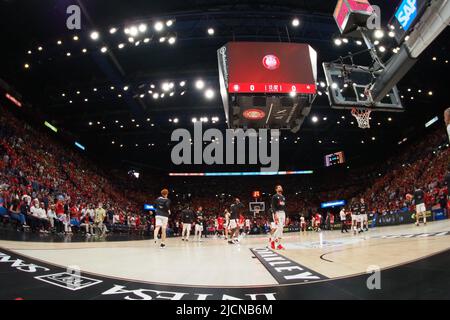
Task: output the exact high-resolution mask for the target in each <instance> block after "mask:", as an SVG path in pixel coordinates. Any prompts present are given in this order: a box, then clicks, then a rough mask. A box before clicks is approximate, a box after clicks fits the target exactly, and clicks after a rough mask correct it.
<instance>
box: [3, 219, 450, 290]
mask: <svg viewBox="0 0 450 320" xmlns="http://www.w3.org/2000/svg"><path fill="white" fill-rule="evenodd" d="M449 239H450V222H448V220H446V221H443V222H442V221H441V222H432V223H429V224H428V225H427V226H425V227H416V226H414V225H406V226H392V227H384V228H377V229H374V230H371V231H370V232H367V233H366V234H364V235H363V236H360V235H357V236H354V235H347V234H344V235H342V234H341V233H340V232H339V231H327V232H321V233H313V232H307V233H306V234H300V233H295V234H288V235H287V236H286V239H285V243H286V250H284V251H276V252H274V251H272V250H270V249H267V247H266V245H267V237H257V236H247V237H245V239H243V240H242V241H241V244H240V245H238V246H234V245H228V244H227V243H226V242H225V241H224V240H223V239H217V238H215V239H206V240H203V242H193V241H191V242H189V243H185V242H181V240H180V239H170V240H169V241H168V247H167V248H166V249H164V250H161V249H160V248H158V247H157V246H156V245H155V244H154V242H153V240H139V241H113V240H111V241H109V240H108V241H99V242H82V241H80V242H75V241H70V240H67V239H66V241H69V242H64V240H62V241H61V242H59V241H58V242H56V241H55V242H48V241H47V240H53V239H45V238H44V239H41V241H40V242H23V241H1V242H0V246H1V248H2V250H1V254H2V256H1V260H0V261H1V263H0V267H1V268H2V269H1V272H0V274H1V277H2V283H3V282H5V283H6V282H9V283H11V285H10V289H9V290H8V292H2V298H4V299H14V298H16V295H17V296H18V297H21V298H24V299H35V298H40V296H39V295H40V294H43V293H42V291H41V290H42V288H47V289H46V293H45V294H44V296H42V297H47V296H55V295H56V296H58V295H61V296H60V297H61V298H68V299H70V298H83V299H98V298H101V297H105V296H103V295H105V292H107V291H108V290H105V286H106V285H112V287H114V285H116V286H123V288H122V290H128V285H130V284H132V285H131V287H132V288H133V290H136V288H138V287H139V288H141V289H143V290H144V289H145V290H161V291H166V292H174V291H175V292H185V291H186V292H191V293H192V292H198V293H199V294H200V293H201V294H205V295H211V296H213V297H214V298H218V297H220V296H223V295H230V296H231V297H235V298H239V299H246V298H247V299H248V298H251V296H249V295H251V294H256V293H258V294H259V295H260V296H258V299H264V298H268V297H269V296H267V295H263V294H266V293H271V294H273V297H272V296H270V298H275V299H285V298H289V299H297V298H298V299H301V298H305V297H307V294H309V293H310V292H315V290H316V288H319V287H323V286H324V285H326V286H336V287H337V289H336V290H334V291H332V292H328V293H323V294H324V295H323V296H322V298H331V299H354V298H356V299H365V298H373V297H379V298H381V297H382V298H386V297H389V296H397V298H407V297H412V296H414V295H415V291H414V290H419V287H420V286H424V285H427V286H429V287H430V289H429V290H427V292H426V293H424V295H423V296H422V297H421V298H440V299H444V298H448V291H447V290H441V288H439V287H436V288H435V287H433V289H431V285H430V284H431V283H435V282H436V281H437V282H442V283H445V282H446V281H448V279H450V273H449V271H448V268H446V267H445V263H447V262H448V259H450V254H449V251H448V250H449V249H450V242H449ZM6 256H9V257H10V258H6ZM18 259H20V260H21V262H20V263H18ZM30 262H32V263H33V264H35V265H38V266H42V267H45V268H47V269H48V270H45V271H44V270H40V269H39V268H37V270H33V271H31V273H30V271H27V268H26V267H24V265H27V266H29V264H30ZM271 263H272V264H274V265H271ZM20 266H21V267H22V270H20V268H21V267H20ZM280 266H281V267H286V266H287V267H289V268H290V269H289V270H286V269H285V270H283V271H279V272H278V271H277V270H276V268H277V267H280ZM30 270H31V269H30ZM73 270H79V271H80V275H81V279H84V278H87V279H86V281H87V283H86V285H89V284H92V286H89V288H88V287H86V289H84V285H81V287H80V289H76V290H75V291H73V290H70V284H69V283H65V282H64V276H66V277H67V274H65V275H64V274H63V275H62V276H61V275H59V276H60V277H61V278H60V279H58V278H57V277H56V278H55V277H52V275H54V274H58V273H61V272H69V273H72V272H73ZM373 270H380V272H381V273H380V275H381V289H380V290H369V289H368V288H367V283H366V282H367V279H368V278H369V277H370V276H371V275H372V273H373ZM392 273H397V274H399V277H398V278H394V279H393V278H391V274H392ZM385 274H386V278H385V277H384V275H385ZM230 275H232V276H230ZM21 277H26V279H27V280H26V286H25V287H22V285H23V281H25V279H20V281H19V278H21ZM437 278H439V279H437ZM16 280H17V285H14V284H13V283H15V281H16ZM83 281H84V280H83ZM342 282H345V283H346V285H348V286H350V288H351V290H352V291H351V292H343V291H342V290H343V289H342V288H341V287H340V283H342ZM404 285H409V286H414V290H413V291H412V292H408V291H403V290H402V288H404ZM286 288H288V292H289V296H286ZM110 289H111V288H110ZM119 291H120V290H119ZM94 292H95V293H96V294H94ZM149 292H151V291H149ZM125 293H126V292H125ZM128 294H129V292H128ZM162 296H164V295H162ZM177 297H178V298H180V299H181V298H189V299H192V298H193V296H189V295H188V294H187V293H186V295H185V296H183V295H181V294H180V295H179V296H177ZM311 297H313V298H321V297H320V296H316V295H315V294H314V295H312V296H311ZM107 298H114V299H116V298H117V299H123V298H124V294H116V295H111V296H107ZM134 298H135V299H142V298H143V297H138V296H134ZM161 299H167V297H166V298H161ZM230 299H231V298H230Z"/></svg>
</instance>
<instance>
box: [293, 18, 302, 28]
mask: <svg viewBox="0 0 450 320" xmlns="http://www.w3.org/2000/svg"><path fill="white" fill-rule="evenodd" d="M299 25H300V20H298V18H294V19H293V20H292V26H293V27H298V26H299Z"/></svg>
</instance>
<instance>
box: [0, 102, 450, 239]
mask: <svg viewBox="0 0 450 320" xmlns="http://www.w3.org/2000/svg"><path fill="white" fill-rule="evenodd" d="M449 156H450V149H449V148H448V139H447V138H446V133H445V132H444V131H443V130H436V131H434V132H432V133H430V134H429V135H428V136H426V137H424V138H423V139H421V140H420V141H417V142H415V143H411V144H409V145H408V146H406V147H404V148H402V149H401V150H399V152H398V154H396V155H393V156H392V157H391V158H390V159H388V160H387V161H386V163H385V164H384V165H383V166H382V169H381V168H380V167H377V170H376V172H377V174H375V169H374V168H375V167H370V166H368V167H366V168H362V169H358V170H354V171H348V172H346V173H344V175H345V176H342V177H335V179H329V178H328V177H326V179H327V180H326V181H327V182H326V183H325V182H324V181H325V180H320V179H317V178H310V177H297V176H293V177H286V178H283V179H284V181H280V183H282V184H283V186H284V187H285V190H287V193H286V196H287V199H288V201H287V213H288V215H289V217H290V219H289V220H288V221H289V226H290V227H298V226H299V218H300V216H301V215H303V216H304V217H305V219H306V220H307V221H311V219H312V217H313V216H316V215H317V214H320V215H321V216H322V217H323V224H325V225H326V224H329V221H330V220H331V221H333V220H334V218H335V216H336V220H338V217H337V215H336V213H337V212H336V211H332V210H330V211H323V210H321V209H320V208H319V205H320V203H321V202H325V201H329V200H336V199H346V200H347V201H350V200H351V199H352V198H360V197H364V198H365V199H366V202H367V203H368V207H369V210H370V211H372V212H377V213H379V214H383V213H384V212H387V211H392V210H400V209H402V208H405V207H408V206H411V203H409V202H408V201H407V199H406V197H405V195H406V194H407V193H411V194H412V193H414V190H415V188H419V187H420V188H422V190H424V191H425V194H426V198H425V203H426V205H427V208H429V209H430V208H432V207H436V206H440V207H442V208H445V209H446V208H447V195H448V190H447V186H446V185H444V182H443V181H444V175H445V174H446V172H447V165H448V159H449ZM195 179H196V180H194V179H193V180H191V181H185V180H183V179H179V180H176V179H174V180H171V182H170V183H171V184H172V185H171V186H170V189H171V191H172V193H171V195H170V197H171V199H172V203H173V206H172V216H171V218H170V221H169V233H170V234H173V235H177V234H178V233H179V232H178V231H179V230H180V226H181V221H180V217H179V213H180V211H181V210H182V209H183V207H184V206H185V205H186V204H187V203H190V204H191V206H192V207H194V208H197V207H199V206H202V207H203V211H204V213H205V215H206V218H207V219H206V225H207V227H206V228H205V229H206V232H209V233H214V232H215V228H216V227H217V222H216V218H217V216H218V215H223V211H224V209H225V208H227V207H228V206H229V204H230V201H231V199H232V198H233V197H234V196H236V195H239V196H240V197H241V198H242V200H243V201H244V202H248V201H252V200H253V199H251V196H250V194H251V192H252V191H253V190H268V191H270V190H273V187H274V186H273V179H271V178H263V177H262V178H257V179H254V180H252V181H250V180H248V181H242V183H239V185H237V184H236V181H235V179H232V178H230V179H221V180H214V179H211V178H195ZM201 179H209V180H208V183H205V181H204V180H201ZM314 179H315V180H314ZM322 179H323V178H322ZM146 180H151V179H146ZM155 181H157V179H155ZM330 181H334V183H333V182H330ZM299 185H302V186H308V188H299V187H298V186H299ZM159 187H160V186H158V188H159ZM151 196H152V195H149V194H148V192H146V186H143V185H139V182H138V181H137V179H134V178H132V177H130V176H128V175H127V174H125V173H124V174H121V173H117V174H113V175H111V174H106V173H105V171H104V168H103V169H102V168H100V167H99V166H97V165H95V164H94V163H93V162H91V161H90V160H88V159H87V158H85V157H83V155H81V154H80V153H78V152H76V151H75V150H72V149H70V148H68V147H67V146H65V145H63V144H62V143H60V142H57V141H55V139H53V138H52V137H51V136H49V135H48V134H47V133H46V132H43V131H40V130H38V129H36V128H32V127H31V126H29V125H28V124H26V123H24V122H21V121H20V120H18V118H16V117H15V116H13V115H12V114H10V113H8V112H6V111H5V112H2V114H1V115H0V218H2V219H3V220H4V221H7V220H10V222H11V223H12V224H13V225H14V226H15V227H16V228H17V229H18V230H25V229H30V230H32V231H33V232H41V233H49V232H54V233H68V234H70V233H73V232H82V233H84V234H86V235H87V236H90V235H92V234H99V235H103V234H105V233H106V232H122V233H129V232H136V233H138V234H144V233H146V232H147V233H150V234H151V231H152V226H153V220H154V219H153V216H152V213H151V212H144V211H143V210H142V207H143V204H144V203H151V201H152V200H153V199H152V198H149V197H151ZM270 197H271V193H270V192H268V193H265V192H263V193H262V194H261V196H260V198H259V199H258V201H263V202H265V203H266V205H268V204H269V203H270V200H269V199H270ZM243 215H244V219H249V220H250V221H251V228H250V229H251V230H253V231H254V232H265V231H267V229H268V226H269V219H268V213H267V210H266V211H265V212H259V213H257V214H256V215H255V214H254V213H250V212H246V213H245V212H244V213H243Z"/></svg>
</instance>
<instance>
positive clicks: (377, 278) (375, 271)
mask: <svg viewBox="0 0 450 320" xmlns="http://www.w3.org/2000/svg"><path fill="white" fill-rule="evenodd" d="M366 273H367V274H370V276H369V278H367V281H366V286H367V289H369V290H381V268H380V267H379V266H375V265H371V266H368V267H367V270H366Z"/></svg>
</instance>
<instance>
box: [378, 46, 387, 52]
mask: <svg viewBox="0 0 450 320" xmlns="http://www.w3.org/2000/svg"><path fill="white" fill-rule="evenodd" d="M378 50H380V52H386V48H385V47H383V46H380V47H379V48H378Z"/></svg>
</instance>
